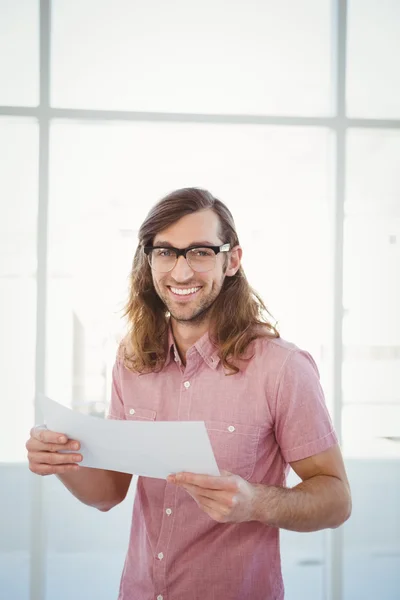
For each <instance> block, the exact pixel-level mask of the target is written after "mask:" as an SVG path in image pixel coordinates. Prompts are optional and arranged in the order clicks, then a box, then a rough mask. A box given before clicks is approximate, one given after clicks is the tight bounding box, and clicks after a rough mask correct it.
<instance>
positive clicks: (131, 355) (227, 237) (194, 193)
mask: <svg viewBox="0 0 400 600" xmlns="http://www.w3.org/2000/svg"><path fill="white" fill-rule="evenodd" d="M206 209H212V210H213V211H214V212H215V213H216V214H217V215H218V217H219V221H220V230H219V237H220V239H221V240H223V243H224V244H226V243H229V244H230V245H231V248H233V247H234V246H236V245H238V244H239V239H238V235H237V233H236V227H235V223H234V220H233V217H232V214H231V213H230V211H229V209H228V208H227V207H226V206H225V204H223V203H222V202H221V201H220V200H217V199H216V198H214V196H212V194H210V192H208V191H207V190H203V189H200V188H183V189H180V190H176V191H174V192H172V193H171V194H168V196H166V197H165V198H163V199H162V200H160V201H159V202H158V203H157V204H156V205H155V206H153V208H152V209H151V210H150V212H149V214H148V215H147V217H146V219H145V220H144V222H143V224H142V226H141V227H140V230H139V244H138V247H137V249H136V252H135V256H134V259H133V265H132V271H131V274H130V293H129V299H128V302H127V304H126V306H125V310H124V317H127V320H128V326H129V331H128V335H127V336H126V338H125V343H124V344H123V345H122V350H123V358H124V363H125V366H126V367H127V368H128V369H130V370H132V371H138V372H140V373H143V372H151V371H158V370H160V369H161V368H162V367H163V365H164V363H165V359H166V348H167V339H168V327H169V312H168V309H167V308H166V306H165V304H164V303H163V302H162V300H161V299H160V297H159V296H158V294H157V293H156V291H155V289H154V285H153V279H152V274H151V268H150V265H149V263H148V260H147V257H146V256H145V254H144V252H143V247H144V246H149V245H152V243H153V240H154V238H155V236H156V234H157V233H159V232H160V231H162V230H163V229H166V228H167V227H169V226H170V225H172V224H173V223H176V222H177V221H178V220H179V219H181V218H182V217H184V216H185V215H188V214H191V213H194V212H197V211H200V210H206ZM267 315H270V313H269V312H268V310H267V308H266V306H265V304H264V302H263V300H262V299H261V297H260V296H259V295H258V294H257V292H256V291H255V290H254V289H252V288H251V287H250V285H249V283H248V281H247V278H246V275H245V273H244V271H243V268H242V267H240V268H239V270H238V271H237V273H236V274H235V275H233V276H232V277H225V280H224V283H223V285H222V289H221V291H220V293H219V295H218V297H217V298H216V300H215V301H214V303H213V305H212V306H211V307H210V323H212V324H213V327H212V331H211V330H210V335H212V341H213V343H214V344H215V345H216V346H217V348H218V350H219V355H220V358H221V361H222V364H223V366H224V367H225V368H226V369H228V370H229V371H231V373H237V372H238V371H239V370H240V369H239V368H238V366H237V363H238V361H240V360H243V359H248V357H247V356H245V353H246V349H247V348H248V346H249V344H250V343H251V342H252V341H253V340H254V339H256V338H258V337H261V336H269V337H274V338H276V337H279V333H278V330H277V328H276V324H275V325H273V324H272V323H271V322H270V321H269V320H268V317H267ZM270 316H271V315H270ZM234 363H236V364H234Z"/></svg>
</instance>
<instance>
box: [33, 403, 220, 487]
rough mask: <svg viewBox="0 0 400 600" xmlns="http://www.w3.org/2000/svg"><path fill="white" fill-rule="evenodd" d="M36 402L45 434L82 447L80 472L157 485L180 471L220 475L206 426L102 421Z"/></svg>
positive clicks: (54, 405) (192, 423)
mask: <svg viewBox="0 0 400 600" xmlns="http://www.w3.org/2000/svg"><path fill="white" fill-rule="evenodd" d="M39 400H40V402H41V407H42V410H43V414H44V418H45V423H46V425H47V428H48V429H50V430H52V431H57V432H59V433H64V434H65V435H67V436H68V437H69V438H71V439H74V440H78V441H79V442H80V444H81V449H80V450H79V452H80V453H81V454H82V456H83V460H82V461H81V462H80V463H78V464H80V465H81V466H83V467H93V468H95V469H108V470H111V471H121V472H123V473H132V474H133V475H142V476H145V477H157V478H160V479H165V478H166V477H167V475H169V474H171V473H178V472H180V471H187V472H190V473H200V474H205V475H220V472H219V469H218V466H217V462H216V460H215V457H214V453H213V450H212V446H211V443H210V438H209V437H208V433H207V429H206V426H205V423H204V421H149V422H148V421H117V420H114V419H101V418H99V417H92V416H88V415H83V414H81V413H79V412H77V411H74V410H71V409H69V408H66V407H65V406H63V405H62V404H59V403H58V402H55V401H54V400H51V399H50V398H47V397H46V396H41V397H40V399H39Z"/></svg>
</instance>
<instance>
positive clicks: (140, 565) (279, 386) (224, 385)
mask: <svg viewBox="0 0 400 600" xmlns="http://www.w3.org/2000/svg"><path fill="white" fill-rule="evenodd" d="M241 257H242V249H241V247H240V245H239V240H238V237H237V234H236V230H235V224H234V221H233V218H232V215H231V214H230V212H229V210H228V209H227V208H226V206H225V205H224V204H222V202H220V201H219V200H216V199H215V198H214V197H213V196H212V195H211V194H210V193H208V192H207V191H205V190H200V189H196V188H188V189H182V190H178V191H176V192H173V193H172V194H170V195H169V196H167V197H166V198H164V199H163V200H161V201H160V202H159V203H158V204H157V205H156V206H155V207H153V209H152V210H151V211H150V213H149V215H148V216H147V218H146V220H145V221H144V223H143V225H142V227H141V229H140V231H139V245H138V248H137V250H136V254H135V258H134V261H133V268H132V274H131V291H130V298H129V302H128V304H127V307H126V316H127V317H128V322H129V326H130V327H129V333H128V335H127V336H126V338H125V340H124V341H123V343H122V344H121V346H120V349H119V351H118V356H117V359H116V362H115V365H114V369H113V387H112V398H111V406H110V412H109V418H113V419H133V420H137V419H139V420H143V419H145V420H161V421H162V420H181V421H186V420H204V421H205V423H206V426H207V429H208V433H209V436H210V440H211V443H212V446H213V449H214V452H215V456H216V460H217V463H218V465H219V467H220V470H221V475H220V476H219V477H211V476H208V475H207V474H203V475H195V474H191V473H177V474H175V475H171V476H169V477H168V479H167V481H165V480H161V479H151V478H145V477H139V479H138V485H137V492H136V498H135V503H134V508H133V519H132V530H131V537H130V544H129V549H128V553H127V557H126V562H125V567H124V571H123V575H122V580H121V586H120V595H119V600H150V599H157V600H187V599H188V598H189V599H190V600H196V599H202V600H212V599H218V600H245V599H246V600H247V599H250V600H281V599H282V598H283V596H284V588H283V582H282V576H281V565H280V555H279V528H281V527H282V528H284V529H290V530H293V531H316V530H319V529H323V528H328V527H330V528H333V527H338V526H339V525H341V524H342V523H343V522H344V521H345V520H346V519H347V518H348V517H349V515H350V512H351V497H350V490H349V485H348V481H347V477H346V473H345V469H344V466H343V460H342V457H341V453H340V450H339V447H338V444H337V438H336V436H335V433H334V431H333V428H332V423H331V420H330V418H329V415H328V412H327V410H326V406H325V401H324V396H323V392H322V389H321V386H320V383H319V374H318V370H317V367H316V365H315V363H314V361H313V359H312V357H311V356H310V355H309V354H308V353H307V352H306V351H303V350H301V349H299V348H298V347H297V346H295V345H294V344H292V343H289V342H287V341H285V340H282V339H281V338H280V336H279V334H278V332H277V331H276V329H275V328H274V326H273V325H272V324H271V323H270V322H269V321H268V319H267V310H266V307H265V305H264V304H263V302H262V300H261V298H259V297H258V295H257V294H256V293H255V292H254V290H252V289H251V288H250V286H249V284H248V282H247V280H246V277H245V275H244V272H243V269H242V267H241ZM265 270H266V274H267V272H268V271H267V265H266V269H265ZM59 438H60V439H59ZM66 448H68V449H70V450H78V449H79V443H78V442H77V441H73V440H67V439H66V437H65V436H62V434H59V433H55V432H51V431H46V430H43V429H38V428H34V429H33V430H32V431H31V438H30V440H29V441H28V442H27V449H28V457H29V464H30V469H31V470H32V471H33V472H34V473H38V474H41V475H46V474H49V473H55V474H57V475H58V477H59V478H60V479H61V481H62V482H63V483H64V485H65V486H66V487H67V488H68V489H69V490H70V491H71V492H72V493H73V494H74V495H75V496H76V497H77V498H78V499H79V500H81V501H82V502H84V503H86V504H89V505H91V506H94V507H96V508H98V509H100V510H104V511H106V510H109V509H110V508H112V507H113V506H115V505H116V504H118V503H119V502H121V501H122V500H123V499H124V498H125V496H126V494H127V491H128V488H129V484H130V481H131V475H127V474H125V473H116V472H113V471H102V470H99V469H90V468H84V467H79V466H78V464H76V463H78V462H79V461H80V460H81V455H79V454H76V455H74V454H61V453H59V452H58V450H60V449H66ZM289 465H291V467H292V468H293V469H294V471H295V472H296V473H297V474H298V475H299V476H300V478H301V479H302V482H301V483H300V484H299V485H297V486H296V487H294V488H292V489H289V488H286V487H285V479H286V474H287V471H288V468H289Z"/></svg>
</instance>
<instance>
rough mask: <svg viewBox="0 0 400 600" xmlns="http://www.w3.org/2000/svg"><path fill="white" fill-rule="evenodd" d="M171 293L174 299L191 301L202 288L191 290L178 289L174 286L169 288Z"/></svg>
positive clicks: (191, 288)
mask: <svg viewBox="0 0 400 600" xmlns="http://www.w3.org/2000/svg"><path fill="white" fill-rule="evenodd" d="M168 289H169V292H170V294H171V296H173V298H174V299H179V300H186V301H187V300H191V299H192V298H194V297H195V296H196V295H197V294H198V293H199V291H200V290H201V286H200V287H198V286H197V287H190V288H188V287H187V288H178V287H174V286H170V285H169V286H168Z"/></svg>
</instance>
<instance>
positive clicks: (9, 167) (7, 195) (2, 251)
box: [0, 117, 38, 600]
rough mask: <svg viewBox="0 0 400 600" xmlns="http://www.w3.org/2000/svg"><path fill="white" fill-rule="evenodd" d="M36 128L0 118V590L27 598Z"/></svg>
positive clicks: (33, 335)
mask: <svg viewBox="0 0 400 600" xmlns="http://www.w3.org/2000/svg"><path fill="white" fill-rule="evenodd" d="M37 170H38V135H37V125H36V123H34V122H30V121H29V120H21V119H8V118H4V117H3V118H1V117H0V332H1V333H0V381H1V398H0V408H1V418H0V480H1V490H2V492H1V494H0V532H1V534H0V590H1V596H2V597H3V596H4V598H15V599H17V598H18V599H21V600H28V597H29V543H30V541H29V537H30V536H29V532H30V527H29V517H30V483H31V480H30V478H29V470H28V468H27V466H26V449H25V442H26V440H27V438H28V437H29V430H30V428H31V427H32V424H33V397H34V367H35V354H34V353H35V336H36V331H35V327H36V218H37V184H38V182H37Z"/></svg>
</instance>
